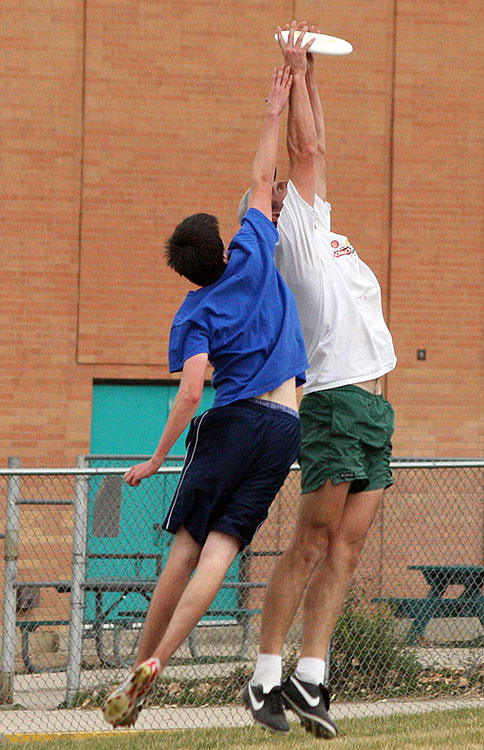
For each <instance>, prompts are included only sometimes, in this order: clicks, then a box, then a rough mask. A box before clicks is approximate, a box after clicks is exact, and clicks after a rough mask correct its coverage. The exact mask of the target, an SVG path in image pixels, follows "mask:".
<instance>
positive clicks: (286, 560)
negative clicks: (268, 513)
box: [260, 480, 350, 658]
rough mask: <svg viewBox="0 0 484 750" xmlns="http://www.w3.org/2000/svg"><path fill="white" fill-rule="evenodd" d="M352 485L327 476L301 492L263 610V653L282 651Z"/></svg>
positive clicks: (338, 522)
mask: <svg viewBox="0 0 484 750" xmlns="http://www.w3.org/2000/svg"><path fill="white" fill-rule="evenodd" d="M349 486H350V484H349V482H342V483H341V484H336V485H335V484H333V483H332V482H331V481H330V480H327V481H326V482H325V483H324V484H323V485H322V486H321V487H320V488H319V489H318V490H316V491H315V492H310V493H307V494H305V495H302V497H301V501H300V504H299V510H298V519H297V524H296V531H295V533H294V537H293V539H292V541H291V544H290V546H289V548H288V549H287V550H286V552H285V553H284V554H283V555H282V557H281V558H280V560H279V562H278V563H277V565H276V567H275V569H274V572H273V574H272V576H271V580H270V581H269V585H268V587H267V591H266V596H265V599H264V607H263V610H262V623H261V639H260V652H261V653H263V654H280V653H281V652H282V646H283V643H284V640H285V638H286V635H287V631H288V630H289V627H290V625H291V623H292V620H293V618H294V615H295V614H296V610H297V608H298V605H299V602H300V600H301V597H302V595H303V593H304V589H305V587H306V584H307V582H308V580H309V578H310V577H311V574H312V573H313V570H314V569H315V567H316V566H317V565H318V563H319V562H320V561H321V560H322V559H324V557H325V556H326V552H327V549H328V544H329V539H330V534H331V533H332V532H333V533H334V532H335V531H336V530H337V528H338V526H339V524H340V521H341V518H342V515H343V510H344V505H345V500H346V497H347V494H348V489H349ZM323 658H324V657H323Z"/></svg>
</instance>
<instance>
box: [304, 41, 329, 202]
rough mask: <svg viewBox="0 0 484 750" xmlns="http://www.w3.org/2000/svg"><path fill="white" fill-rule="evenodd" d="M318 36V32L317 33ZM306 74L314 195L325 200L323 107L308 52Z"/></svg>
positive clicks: (310, 56) (312, 57)
mask: <svg viewBox="0 0 484 750" xmlns="http://www.w3.org/2000/svg"><path fill="white" fill-rule="evenodd" d="M313 30H314V27H312V26H310V27H309V33H311V32H312V31H313ZM317 33H318V34H319V33H320V32H319V30H318V31H317ZM307 65H308V67H307V72H306V85H307V89H308V94H309V101H310V102H311V109H312V112H313V118H314V126H315V128H316V142H317V147H316V158H315V161H314V166H315V179H316V182H315V186H316V193H317V194H318V195H319V197H320V198H321V199H322V200H323V201H325V200H326V137H325V129H324V115H323V107H322V105H321V99H320V97H319V92H318V87H317V85H316V77H315V75H314V55H313V54H312V53H311V52H309V51H308V53H307Z"/></svg>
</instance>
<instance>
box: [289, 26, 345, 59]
mask: <svg viewBox="0 0 484 750" xmlns="http://www.w3.org/2000/svg"><path fill="white" fill-rule="evenodd" d="M281 33H282V38H283V39H284V41H285V42H287V39H288V37H289V31H288V30H285V31H282V32H281ZM300 33H301V32H300V31H295V32H294V39H297V38H298V36H299V34H300ZM305 33H306V34H307V35H308V39H309V38H311V37H314V42H313V43H312V44H311V46H310V48H309V51H310V52H316V54H318V55H349V54H350V52H353V46H352V45H351V44H350V43H349V42H346V41H345V40H344V39H339V38H338V37H337V36H328V35H327V34H315V33H314V32H311V31H306V32H305ZM274 39H275V40H276V41H277V33H276V34H274Z"/></svg>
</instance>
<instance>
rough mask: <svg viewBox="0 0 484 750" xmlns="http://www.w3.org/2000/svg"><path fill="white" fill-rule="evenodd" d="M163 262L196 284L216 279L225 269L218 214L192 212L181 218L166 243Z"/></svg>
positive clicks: (205, 283) (201, 284) (210, 282)
mask: <svg viewBox="0 0 484 750" xmlns="http://www.w3.org/2000/svg"><path fill="white" fill-rule="evenodd" d="M166 262H167V263H168V265H169V266H170V268H173V270H174V271H176V272H177V273H179V274H180V276H185V277H186V278H187V279H188V280H189V281H192V282H193V283H194V284H197V285H198V286H208V284H213V283H214V282H215V281H217V280H218V279H219V278H220V277H221V275H222V274H223V272H224V270H225V261H224V244H223V242H222V238H221V237H220V231H219V224H218V219H217V217H216V216H212V214H192V215H191V216H187V217H186V219H183V221H182V222H180V224H178V226H177V227H176V229H175V231H174V232H173V234H172V235H171V237H170V238H169V240H168V241H167V243H166Z"/></svg>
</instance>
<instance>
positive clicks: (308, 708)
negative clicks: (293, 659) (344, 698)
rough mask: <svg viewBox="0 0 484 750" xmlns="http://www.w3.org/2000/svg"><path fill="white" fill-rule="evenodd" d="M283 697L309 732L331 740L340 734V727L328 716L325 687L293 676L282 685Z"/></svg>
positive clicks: (327, 700) (327, 695) (327, 699)
mask: <svg viewBox="0 0 484 750" xmlns="http://www.w3.org/2000/svg"><path fill="white" fill-rule="evenodd" d="M281 690H282V697H283V698H284V702H285V704H286V706H287V707H288V708H290V709H291V710H292V711H294V713H295V714H297V715H298V716H299V719H300V721H301V724H302V725H303V727H304V729H305V730H306V731H307V732H311V734H314V736H315V737H323V738H324V739H327V740H330V739H332V738H333V737H336V735H337V734H338V727H337V726H336V724H335V722H334V721H333V719H332V718H331V717H330V715H329V714H328V711H329V693H328V691H327V690H326V688H325V687H324V685H313V684H312V683H311V682H303V680H300V679H298V678H297V677H296V675H292V676H291V677H289V678H288V679H287V680H285V682H283V683H282V688H281Z"/></svg>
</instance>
